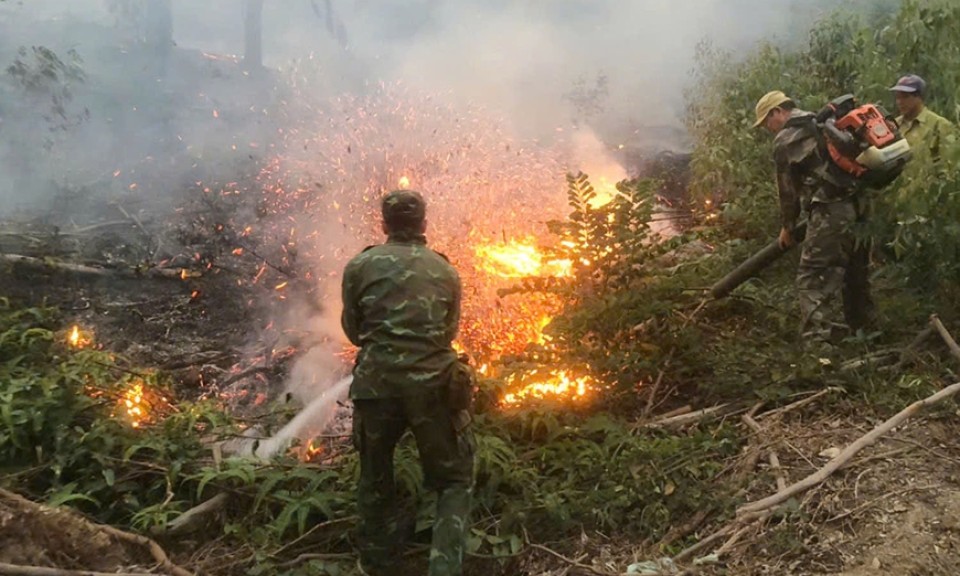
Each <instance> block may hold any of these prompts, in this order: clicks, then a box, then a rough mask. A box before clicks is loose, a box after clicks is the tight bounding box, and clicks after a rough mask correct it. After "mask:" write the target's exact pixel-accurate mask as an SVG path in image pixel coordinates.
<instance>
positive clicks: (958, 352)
mask: <svg viewBox="0 0 960 576" xmlns="http://www.w3.org/2000/svg"><path fill="white" fill-rule="evenodd" d="M930 324H932V325H933V327H934V329H936V331H937V332H939V333H940V337H941V338H943V341H944V342H946V343H947V348H949V349H950V352H951V353H952V354H953V356H954V357H955V358H956V359H957V360H960V346H958V345H957V341H956V340H954V339H953V336H951V335H950V332H949V331H948V330H947V327H946V326H944V325H943V322H941V321H940V318H939V317H938V316H937V315H936V314H933V315H932V316H930Z"/></svg>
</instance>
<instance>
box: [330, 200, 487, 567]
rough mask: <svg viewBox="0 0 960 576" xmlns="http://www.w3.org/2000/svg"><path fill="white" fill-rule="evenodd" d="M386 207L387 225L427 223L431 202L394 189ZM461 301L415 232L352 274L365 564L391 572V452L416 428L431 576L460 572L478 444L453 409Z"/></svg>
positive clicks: (348, 319) (454, 283) (348, 291)
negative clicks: (432, 502)
mask: <svg viewBox="0 0 960 576" xmlns="http://www.w3.org/2000/svg"><path fill="white" fill-rule="evenodd" d="M383 209H384V218H385V220H387V217H388V216H389V215H390V214H391V213H392V212H391V211H401V212H402V211H404V210H406V211H407V212H410V213H412V214H413V215H414V217H417V216H419V218H420V219H421V220H422V217H423V215H422V211H423V209H424V208H423V199H422V198H421V197H420V195H419V194H417V193H415V192H409V191H397V192H392V193H390V194H388V195H387V196H386V197H385V199H384V204H383ZM418 211H419V212H418ZM460 298H461V286H460V278H459V276H458V275H457V272H456V270H455V269H454V268H453V267H452V266H451V265H450V264H449V263H448V262H447V260H446V258H444V257H443V256H442V255H440V254H438V253H436V252H434V251H432V250H430V249H429V248H427V246H426V238H425V237H424V236H423V235H421V234H419V233H415V232H409V231H403V232H392V233H391V234H390V235H389V237H388V239H387V242H386V243H385V244H382V245H379V246H372V247H370V248H367V249H366V250H364V251H363V252H362V253H361V254H359V255H357V256H356V257H354V258H353V260H351V261H350V262H349V263H348V264H347V267H346V269H345V271H344V275H343V316H342V319H341V320H342V324H343V329H344V331H345V332H346V334H347V337H348V338H349V339H350V341H351V342H353V343H354V344H356V345H357V346H359V347H360V353H359V355H358V356H357V361H356V365H355V366H354V369H353V375H354V381H353V384H352V385H351V388H350V397H351V398H352V399H353V402H354V420H353V425H354V443H355V445H356V448H357V450H358V452H359V453H360V482H359V486H358V490H357V492H358V495H357V499H358V507H359V512H360V517H361V528H360V536H361V539H362V549H361V559H362V560H363V564H364V565H365V566H369V567H372V568H385V567H387V566H388V565H389V563H390V560H391V559H392V557H393V554H394V552H395V550H394V549H395V547H396V546H397V545H398V544H399V537H400V534H398V529H397V523H398V518H397V509H396V494H395V486H394V470H393V453H394V449H395V447H396V445H397V442H398V441H399V440H400V438H401V437H402V436H403V434H404V432H405V431H406V430H407V428H410V429H411V430H412V432H413V435H414V438H415V439H416V442H417V447H418V449H419V452H420V460H421V464H422V466H423V471H424V477H425V482H426V485H427V487H429V488H431V489H433V490H436V491H437V492H438V494H439V498H438V501H437V517H436V521H435V523H434V526H433V543H432V549H431V552H430V572H429V573H430V575H431V576H440V575H448V574H460V573H461V562H462V556H463V545H464V539H465V536H466V534H465V529H466V527H467V516H468V514H469V511H470V495H471V489H472V483H473V453H474V440H473V436H472V432H471V430H470V428H469V424H470V416H469V413H468V412H466V411H463V410H460V411H454V410H452V409H451V408H450V406H449V403H448V387H449V383H450V381H451V378H452V376H453V374H454V372H455V371H456V370H457V354H456V352H455V351H454V350H453V348H452V346H451V343H452V341H453V339H454V337H455V336H456V333H457V328H458V324H459V317H460Z"/></svg>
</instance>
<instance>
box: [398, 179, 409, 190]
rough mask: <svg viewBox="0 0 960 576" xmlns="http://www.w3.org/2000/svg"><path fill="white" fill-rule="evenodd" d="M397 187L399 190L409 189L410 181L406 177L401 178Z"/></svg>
mask: <svg viewBox="0 0 960 576" xmlns="http://www.w3.org/2000/svg"><path fill="white" fill-rule="evenodd" d="M397 185H398V186H400V189H401V190H406V189H407V188H409V187H410V179H409V178H407V177H406V176H401V177H400V182H399V183H398V184H397Z"/></svg>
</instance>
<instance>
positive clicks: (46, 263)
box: [0, 254, 198, 280]
mask: <svg viewBox="0 0 960 576" xmlns="http://www.w3.org/2000/svg"><path fill="white" fill-rule="evenodd" d="M4 262H5V263H7V264H10V265H11V266H24V267H27V268H31V269H34V270H38V271H41V272H64V273H67V274H76V275H77V276H94V277H99V278H134V279H136V278H157V279H165V280H183V279H184V278H185V277H190V278H193V277H196V276H197V275H198V273H197V272H193V271H187V270H186V269H185V268H146V267H142V266H135V267H125V268H100V267H97V266H87V265H85V264H74V263H72V262H59V261H56V260H49V259H45V258H34V257H33V256H23V255H20V254H0V263H4Z"/></svg>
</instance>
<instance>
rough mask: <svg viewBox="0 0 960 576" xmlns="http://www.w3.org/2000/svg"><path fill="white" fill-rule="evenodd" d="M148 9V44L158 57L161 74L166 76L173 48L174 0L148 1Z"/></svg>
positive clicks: (146, 31)
mask: <svg viewBox="0 0 960 576" xmlns="http://www.w3.org/2000/svg"><path fill="white" fill-rule="evenodd" d="M146 9H147V11H146V18H145V21H146V22H145V24H146V30H145V33H146V38H145V39H146V43H147V46H148V50H149V51H150V52H151V53H152V54H154V55H156V58H157V65H158V69H159V70H158V71H159V73H160V74H164V73H166V70H167V60H168V59H169V58H170V50H171V49H172V48H173V0H148V1H147V5H146Z"/></svg>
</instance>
